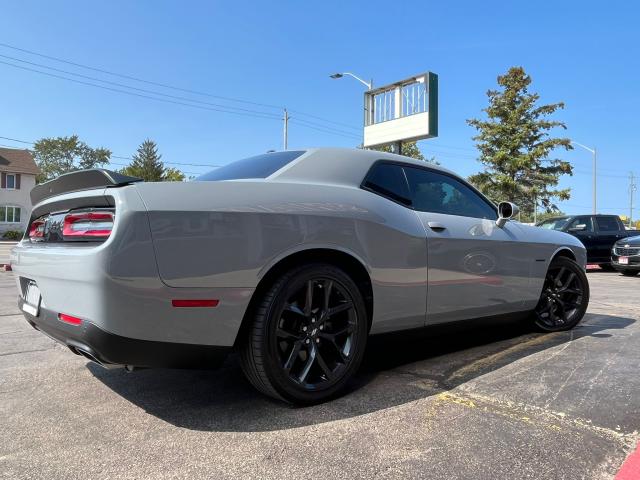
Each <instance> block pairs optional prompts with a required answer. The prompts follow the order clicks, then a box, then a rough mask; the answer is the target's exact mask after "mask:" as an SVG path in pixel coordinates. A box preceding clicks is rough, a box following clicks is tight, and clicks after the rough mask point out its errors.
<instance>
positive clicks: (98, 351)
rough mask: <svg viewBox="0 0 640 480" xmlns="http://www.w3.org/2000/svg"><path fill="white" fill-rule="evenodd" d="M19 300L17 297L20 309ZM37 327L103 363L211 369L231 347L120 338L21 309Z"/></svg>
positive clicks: (46, 313) (45, 312)
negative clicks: (34, 314)
mask: <svg viewBox="0 0 640 480" xmlns="http://www.w3.org/2000/svg"><path fill="white" fill-rule="evenodd" d="M22 304H23V300H22V298H20V299H19V300H18V306H19V307H20V310H21V311H22ZM22 313H23V315H24V316H25V318H26V319H27V321H28V322H29V323H30V324H31V325H32V326H33V327H34V328H36V329H37V330H40V331H42V332H43V333H45V334H47V335H48V336H50V337H51V338H53V339H54V340H56V341H58V342H60V343H62V344H63V345H66V346H68V347H69V348H70V349H71V350H72V351H73V352H75V353H77V354H79V355H84V356H85V357H87V358H89V359H91V360H93V361H95V362H97V363H99V364H101V365H103V366H107V367H108V366H113V365H129V366H133V367H156V368H158V367H164V368H203V369H205V368H214V367H217V366H219V365H220V364H222V362H223V361H224V359H225V358H226V356H227V354H228V353H229V352H230V350H231V347H221V346H212V345H196V344H190V343H172V342H159V341H153V340H140V339H136V338H129V337H122V336H120V335H116V334H114V333H110V332H107V331H105V330H103V329H101V328H100V327H98V326H96V325H94V324H93V323H91V322H87V321H83V322H82V324H81V325H77V326H76V325H68V324H66V323H64V322H61V321H60V320H58V316H57V314H56V313H55V312H52V311H50V310H47V309H44V308H40V312H39V315H38V316H37V317H34V316H33V315H30V314H29V313H26V312H22Z"/></svg>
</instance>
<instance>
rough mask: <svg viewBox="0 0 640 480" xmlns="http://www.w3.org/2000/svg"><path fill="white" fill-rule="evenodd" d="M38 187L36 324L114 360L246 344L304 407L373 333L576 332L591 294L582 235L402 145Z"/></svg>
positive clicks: (19, 254)
mask: <svg viewBox="0 0 640 480" xmlns="http://www.w3.org/2000/svg"><path fill="white" fill-rule="evenodd" d="M31 197H32V200H33V204H34V205H35V206H34V209H33V212H32V216H31V218H30V224H29V229H28V231H27V232H26V233H25V237H24V239H23V240H22V241H21V242H20V243H19V244H18V245H17V246H16V247H15V248H14V250H13V252H12V254H11V265H12V267H13V270H14V272H15V278H16V280H17V283H18V288H19V292H20V295H19V300H18V302H19V306H20V308H21V310H22V311H23V313H24V316H25V317H26V319H27V321H28V322H29V323H30V324H31V325H32V326H33V327H35V328H37V329H38V330H40V331H42V332H43V333H45V334H47V335H49V336H50V337H52V338H53V339H55V340H57V341H59V342H60V343H62V344H64V345H66V346H67V347H68V348H69V349H70V350H71V351H72V352H73V353H76V354H78V355H83V356H84V357H86V358H88V359H90V360H92V361H94V362H97V363H98V364H100V365H103V366H105V367H109V368H111V367H125V368H127V369H133V368H136V367H170V368H182V367H196V368H208V367H211V366H215V365H217V364H219V363H220V362H221V361H222V360H223V359H224V358H225V356H226V355H227V354H228V353H229V352H231V351H234V350H235V351H237V352H238V354H239V358H240V361H241V364H242V368H243V370H244V372H245V374H246V376H247V378H248V379H249V381H250V382H251V383H252V384H253V385H254V386H255V387H256V388H257V389H258V390H260V391H261V392H263V393H265V394H267V395H270V396H272V397H275V398H278V399H282V400H285V401H288V402H292V403H297V404H311V403H317V402H321V401H324V400H326V399H328V398H331V397H334V396H336V395H338V394H339V393H340V392H341V391H343V390H344V388H345V386H346V384H347V382H348V381H349V379H350V378H351V377H352V376H353V375H354V373H355V372H356V370H357V369H358V366H359V365H360V363H361V361H362V358H363V354H364V351H365V347H366V344H367V337H368V336H369V335H375V334H381V333H384V332H391V331H398V330H409V329H417V328H422V327H425V326H429V325H434V324H439V323H445V322H455V321H460V320H469V319H476V318H481V317H488V316H496V315H502V314H516V313H523V314H524V315H523V317H524V318H526V319H528V321H530V322H531V325H532V326H535V327H537V328H538V329H542V330H544V331H558V330H566V329H570V328H572V327H574V326H575V325H576V324H577V323H578V322H579V321H580V320H581V319H582V317H583V315H584V314H585V311H586V309H587V304H588V301H589V284H588V281H587V278H586V275H585V263H586V253H585V249H584V247H583V245H582V244H581V243H580V241H579V240H577V239H576V238H575V237H573V236H571V235H568V234H565V233H561V232H557V231H553V230H547V229H541V228H536V227H530V226H526V225H523V224H521V223H518V222H515V221H513V220H511V218H512V217H513V216H514V215H515V214H516V213H517V207H516V206H515V205H513V204H511V203H507V202H503V203H500V204H499V205H497V206H496V205H494V204H493V203H492V202H491V201H489V200H488V199H487V198H485V197H484V196H483V195H482V194H481V193H480V192H478V191H477V190H476V189H475V188H474V187H473V186H471V185H470V184H469V183H467V182H466V181H465V180H463V179H462V178H460V177H459V176H457V175H455V174H454V173H452V172H450V171H448V170H446V169H444V168H441V167H439V166H436V165H433V164H430V163H426V162H421V161H417V160H413V159H410V158H406V157H403V156H399V155H393V154H388V153H382V152H377V151H369V150H352V149H333V148H331V149H329V148H320V149H308V150H298V151H283V152H274V153H267V154H264V155H258V156H255V157H251V158H247V159H244V160H238V161H236V162H233V163H230V164H228V165H226V166H223V167H221V168H218V169H216V170H213V171H212V172H210V173H207V174H205V175H202V176H200V177H199V178H197V179H195V181H190V182H168V183H146V182H142V181H140V180H139V179H136V178H132V177H127V176H124V175H121V174H118V173H115V172H110V171H107V170H84V171H79V172H73V173H69V174H66V175H62V176H60V177H58V178H57V179H55V180H52V181H50V182H47V183H44V184H41V185H38V186H36V187H35V188H34V189H33V190H32V192H31Z"/></svg>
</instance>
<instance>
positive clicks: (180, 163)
mask: <svg viewBox="0 0 640 480" xmlns="http://www.w3.org/2000/svg"><path fill="white" fill-rule="evenodd" d="M0 138H1V139H3V140H9V141H12V142H18V143H24V144H27V145H35V142H29V141H27V140H18V139H17V138H10V137H2V136H0ZM5 147H9V148H12V147H11V146H10V145H5ZM109 158H110V159H111V158H116V159H119V160H133V158H132V157H123V156H119V155H111V156H110V157H109ZM109 163H110V164H113V165H122V166H125V167H126V166H127V164H124V163H115V162H111V161H109ZM163 163H165V164H167V165H184V166H187V167H215V168H219V167H221V166H222V165H215V164H211V163H183V162H165V161H163ZM190 173H195V172H190Z"/></svg>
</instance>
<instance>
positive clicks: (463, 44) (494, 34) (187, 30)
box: [0, 0, 640, 218]
mask: <svg viewBox="0 0 640 480" xmlns="http://www.w3.org/2000/svg"><path fill="white" fill-rule="evenodd" d="M2 12H3V13H2V16H3V18H4V20H5V21H4V22H2V23H3V28H2V30H1V31H0V44H2V45H0V78H1V81H0V87H1V88H0V137H8V138H12V139H16V140H22V141H34V140H37V139H39V138H42V137H52V136H66V135H72V134H77V135H79V136H80V138H81V139H82V140H83V141H85V142H87V143H88V144H89V145H91V146H94V147H97V146H103V147H107V148H109V149H111V151H112V152H113V154H114V155H115V156H119V157H124V159H117V158H114V159H113V162H115V164H114V165H112V167H113V168H121V167H122V165H123V164H125V163H127V162H128V161H127V160H126V157H130V156H131V155H132V154H133V153H135V150H136V148H137V146H138V145H139V144H140V143H141V142H142V141H143V140H144V139H146V138H151V139H153V140H155V141H156V142H157V144H158V146H159V150H160V152H161V153H162V155H163V160H164V161H165V162H167V164H168V165H169V166H173V167H178V168H181V169H182V170H183V171H185V173H187V175H198V174H200V173H204V172H206V171H208V170H210V169H211V167H210V166H213V165H222V164H225V163H228V162H230V161H232V160H235V159H238V158H243V157H246V156H250V155H254V154H258V153H262V152H265V151H267V150H271V149H281V148H282V136H283V135H282V128H283V126H282V121H281V117H282V110H281V108H282V107H286V108H288V109H289V110H290V111H291V113H290V114H291V122H290V126H289V148H303V147H310V146H345V147H355V146H357V145H358V144H359V143H360V142H361V140H360V138H361V136H362V120H363V115H362V108H363V90H364V87H363V86H362V85H361V84H359V83H358V82H356V81H355V80H353V79H350V78H342V79H339V80H332V79H330V78H329V74H331V73H334V72H344V71H350V72H354V73H356V74H357V75H359V76H361V77H363V78H366V79H373V81H374V84H375V85H383V84H386V83H390V82H393V81H395V80H400V79H403V78H406V77H409V76H412V75H415V74H417V73H421V72H424V71H432V72H435V73H437V74H438V76H439V94H440V97H439V112H440V118H439V136H438V137H437V138H434V139H429V140H424V141H421V142H420V143H419V145H420V148H421V149H422V151H423V152H424V153H425V155H428V156H435V157H436V158H437V160H438V161H439V162H440V163H441V164H442V165H443V166H445V167H447V168H449V169H451V170H454V171H455V172H457V173H459V174H461V175H463V176H468V175H470V174H472V173H476V172H478V171H479V170H480V169H481V165H480V164H479V162H478V161H477V160H476V158H477V151H476V150H475V148H474V142H473V140H472V139H471V137H472V136H473V135H474V130H473V129H472V128H471V127H469V126H468V125H467V124H466V119H469V118H473V117H478V116H481V115H482V112H481V110H482V109H483V108H485V107H486V106H487V97H486V91H487V90H488V89H490V88H495V87H496V77H497V76H498V75H500V74H502V73H504V72H506V71H507V70H508V68H509V67H511V66H514V65H519V66H522V67H524V68H525V70H526V71H527V72H528V73H529V74H530V75H531V77H532V79H533V84H532V86H531V90H532V91H536V92H538V93H539V94H540V96H541V100H540V101H541V102H543V103H554V102H560V101H562V102H564V103H565V104H566V107H565V109H564V110H562V111H559V112H558V113H557V114H556V115H555V117H554V118H555V119H557V120H561V121H563V122H565V123H566V125H567V130H566V131H563V132H560V133H561V134H562V135H565V136H568V137H570V138H571V139H573V140H575V141H578V142H580V143H583V144H585V145H587V146H589V147H596V148H597V150H598V161H599V168H598V197H597V198H598V210H599V212H600V213H616V214H628V212H629V180H628V175H629V172H630V171H633V172H634V173H635V174H636V175H640V149H639V148H638V147H639V146H640V145H639V144H640V140H639V137H638V134H637V131H636V128H638V126H639V121H638V113H637V112H638V111H639V110H640V93H639V89H640V82H639V77H640V33H639V29H638V20H639V19H640V4H637V3H636V2H615V1H613V2H594V1H566V2H562V1H555V2H551V1H545V0H542V1H538V2H533V3H532V2H514V1H483V2H477V1H460V2H455V1H448V2H433V1H425V0H421V1H402V2H395V3H394V2H381V1H375V0H368V1H367V2H360V1H350V2H348V1H345V0H342V1H333V0H324V1H322V2H311V1H306V2H300V1H284V0H281V1H277V2H273V1H271V2H266V1H265V2H243V1H233V2H231V1H229V2H223V1H195V0H194V1H188V2H187V1H183V2H178V1H173V2H169V1H151V0H148V1H131V0H110V1H109V2H87V1H60V2H50V1H44V0H30V1H24V2H11V1H9V0H3V1H2ZM7 45H8V46H7ZM11 47H13V48H11ZM17 49H22V50H17ZM24 50H28V51H31V52H35V53H38V54H40V55H45V56H48V57H55V58H58V59H63V60H66V61H68V62H73V63H75V64H78V65H83V66H89V67H93V68H95V69H99V70H103V71H107V72H112V73H117V74H119V75H122V76H115V75H109V74H107V73H104V72H100V71H96V70H90V69H86V68H82V67H80V66H76V65H71V64H68V63H62V62H59V61H56V60H53V59H51V58H46V57H43V56H38V55H34V54H32V53H27V52H25V51H24ZM8 57H11V58H8ZM25 62H31V63H25ZM8 64H11V65H8ZM16 65H17V66H20V67H22V68H16ZM46 67H51V68H56V69H58V70H57V71H56V70H52V69H51V68H46ZM28 69H31V70H28ZM34 70H35V71H34ZM39 72H47V73H48V74H49V75H43V74H42V73H39ZM74 74H75V75H74ZM52 75H57V76H58V77H56V76H52ZM78 75H84V77H80V76H78ZM123 76H126V77H133V78H135V79H142V80H145V81H146V82H151V83H143V82H139V81H136V80H133V79H132V78H125V77H123ZM59 77H65V78H59ZM87 77H90V78H87ZM69 78H71V79H75V80H76V81H75V82H72V81H69V80H68V79H69ZM94 79H97V80H94ZM99 80H106V81H108V82H112V83H104V82H101V81H99ZM80 82H84V83H80ZM89 84H92V85H89ZM158 84H161V85H163V86H160V85H158ZM94 85H100V86H102V87H106V88H98V87H95V86H94ZM167 86H170V87H174V88H167ZM127 87H133V88H136V89H138V90H132V89H131V88H127ZM109 89H111V90H109ZM116 90H117V91H116ZM123 90H124V91H127V92H130V94H125V93H122V91H123ZM131 93H134V95H131ZM158 93H160V94H164V96H159V95H158ZM148 97H154V98H162V99H164V101H158V100H153V99H150V98H148ZM219 97H224V98H219ZM229 98H232V99H236V100H240V101H231V100H228V99H229ZM190 100H195V101H196V102H198V103H194V102H192V101H190ZM185 103H187V104H189V105H197V108H195V107H193V106H187V105H184V104H185ZM220 110H226V111H220ZM229 111H233V112H234V113H230V112H229ZM316 117H319V118H316ZM0 145H4V146H15V147H18V148H24V147H25V146H27V147H28V146H29V145H28V144H23V143H19V142H15V141H13V140H7V139H6V138H0ZM557 155H558V157H560V158H563V159H566V160H568V161H570V162H571V163H572V164H573V166H574V176H573V177H565V178H563V180H562V182H561V186H563V187H570V188H571V191H572V193H571V199H570V200H568V201H566V202H563V203H561V204H560V206H561V208H562V210H563V211H565V212H567V213H583V212H584V213H590V212H591V205H592V188H591V175H592V163H591V162H592V157H591V153H589V152H588V151H586V150H583V149H581V148H577V149H575V150H573V151H570V152H557ZM189 164H190V165H189ZM636 183H638V184H640V180H638V181H637V182H636ZM638 194H640V192H638ZM638 194H637V195H636V196H638ZM636 203H637V204H640V201H638V202H636ZM634 217H636V218H640V209H638V208H636V209H635V211H634Z"/></svg>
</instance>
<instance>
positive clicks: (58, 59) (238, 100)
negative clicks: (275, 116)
mask: <svg viewBox="0 0 640 480" xmlns="http://www.w3.org/2000/svg"><path fill="white" fill-rule="evenodd" d="M0 46H2V47H5V48H10V49H12V50H17V51H19V52H23V53H28V54H30V55H36V56H38V57H41V58H46V59H48V60H54V61H56V62H61V63H66V64H67V65H73V66H74V67H80V68H85V69H87V70H93V71H94V72H100V73H105V74H107V75H113V76H114V77H120V78H126V79H127V80H133V81H135V82H141V83H146V84H148V85H155V86H156V87H163V88H168V89H171V90H177V91H181V92H185V93H192V94H194V95H202V96H205V97H211V98H219V99H221V100H228V101H230V102H239V103H246V104H249V105H256V106H261V107H267V108H277V109H281V108H282V107H281V106H279V105H270V104H268V103H260V102H253V101H250V100H242V99H239V98H233V97H224V96H222V95H213V94H211V93H207V92H200V91H198V90H190V89H188V88H180V87H175V86H173V85H168V84H166V83H160V82H154V81H151V80H144V79H142V78H138V77H134V76H132V75H125V74H122V73H116V72H112V71H109V70H104V69H102V68H97V67H91V66H89V65H84V64H82V63H77V62H72V61H70V60H64V59H62V58H59V57H53V56H51V55H45V54H43V53H38V52H34V51H33V50H27V49H26V48H19V47H15V46H13V45H9V44H7V43H0Z"/></svg>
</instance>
